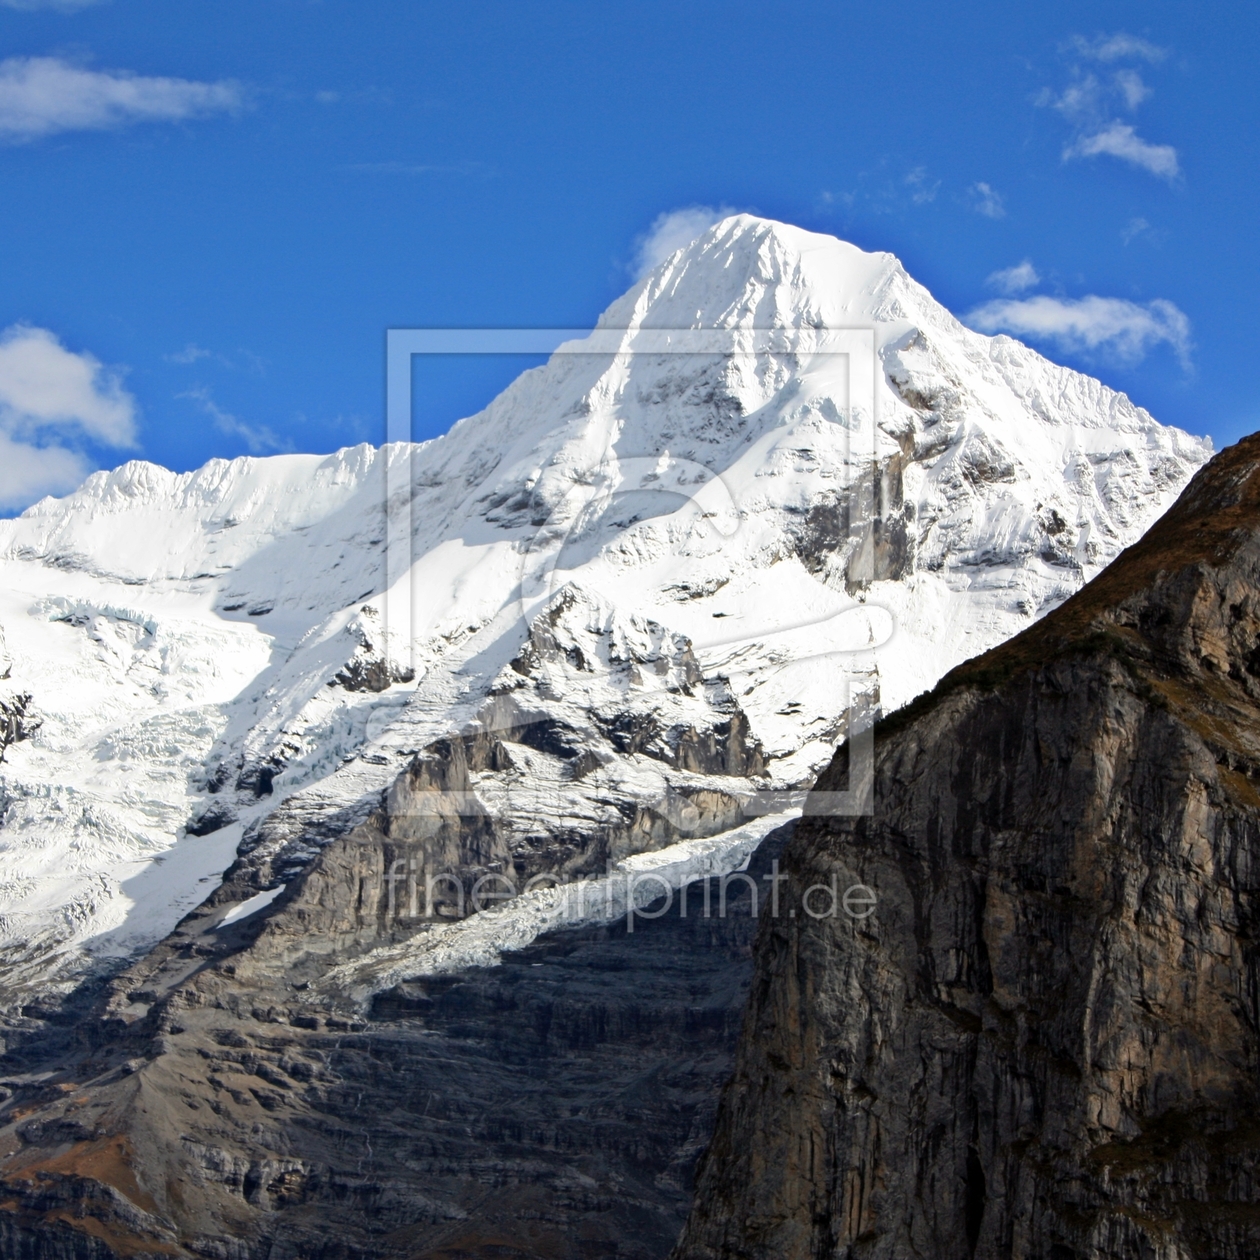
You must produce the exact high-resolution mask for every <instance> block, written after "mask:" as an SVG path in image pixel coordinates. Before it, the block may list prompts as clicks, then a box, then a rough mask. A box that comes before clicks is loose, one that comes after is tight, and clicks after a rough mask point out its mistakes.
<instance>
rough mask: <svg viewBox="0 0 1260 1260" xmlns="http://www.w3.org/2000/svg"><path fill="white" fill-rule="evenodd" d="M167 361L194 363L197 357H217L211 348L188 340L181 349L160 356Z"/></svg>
mask: <svg viewBox="0 0 1260 1260" xmlns="http://www.w3.org/2000/svg"><path fill="white" fill-rule="evenodd" d="M162 357H163V358H164V359H165V360H166V361H167V363H196V362H197V360H198V359H209V358H212V357H217V356H215V354H214V351H213V350H207V349H205V348H204V347H202V346H199V345H197V344H196V342H192V341H190V342H189V343H188V344H187V345H186V346H185V347H184V348H183V349H182V350H177V351H176V352H175V353H174V354H164V355H163V356H162Z"/></svg>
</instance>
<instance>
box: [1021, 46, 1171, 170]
mask: <svg viewBox="0 0 1260 1260" xmlns="http://www.w3.org/2000/svg"><path fill="white" fill-rule="evenodd" d="M1068 47H1069V49H1070V51H1071V52H1072V53H1073V54H1074V55H1075V57H1076V59H1077V60H1076V63H1075V64H1074V65H1073V66H1072V71H1071V73H1072V81H1071V82H1070V83H1069V84H1068V85H1067V86H1066V87H1065V88H1064V89H1063V90H1062V91H1061V92H1053V91H1050V90H1049V89H1046V90H1045V91H1043V92H1042V93H1041V95H1040V96H1039V97H1038V98H1037V102H1038V104H1041V105H1048V106H1051V107H1052V108H1054V109H1056V110H1057V111H1058V112H1059V113H1060V114H1062V115H1063V117H1064V118H1066V119H1067V120H1068V122H1070V123H1071V124H1072V127H1073V130H1074V131H1075V133H1076V134H1075V136H1074V138H1073V139H1072V140H1071V141H1069V142H1068V143H1067V144H1066V145H1065V146H1064V148H1063V160H1064V161H1065V162H1067V161H1071V160H1073V159H1075V158H1094V157H1112V158H1116V159H1118V160H1119V161H1121V162H1127V163H1128V164H1129V165H1130V166H1135V167H1137V168H1138V169H1139V170H1144V171H1147V172H1149V173H1150V174H1151V175H1154V176H1156V177H1157V178H1159V179H1166V180H1168V181H1169V182H1170V183H1171V182H1173V181H1175V180H1177V179H1179V178H1180V176H1181V164H1180V161H1179V159H1178V154H1177V150H1176V149H1175V148H1174V147H1173V146H1172V145H1170V144H1152V143H1150V142H1149V141H1147V140H1144V139H1143V138H1142V137H1141V136H1140V135H1138V132H1137V128H1136V126H1135V125H1134V124H1133V123H1131V122H1126V121H1124V120H1123V118H1120V117H1117V114H1126V113H1127V114H1133V113H1134V111H1136V110H1137V108H1138V107H1139V106H1140V105H1141V104H1142V102H1143V101H1145V100H1146V99H1147V98H1148V97H1150V96H1151V94H1152V90H1151V87H1150V85H1149V84H1147V82H1146V81H1145V80H1144V79H1143V78H1142V75H1141V74H1140V73H1139V71H1138V70H1136V69H1134V68H1133V67H1132V66H1131V65H1130V66H1120V65H1117V63H1119V62H1122V61H1130V62H1132V61H1142V62H1146V63H1147V64H1148V65H1152V66H1155V65H1159V63H1160V62H1162V61H1163V60H1164V58H1165V57H1166V56H1167V55H1168V54H1167V50H1166V49H1163V48H1159V47H1157V46H1156V45H1155V44H1152V43H1150V42H1149V41H1148V40H1144V39H1140V38H1138V37H1137V36H1134V35H1127V34H1125V33H1123V32H1120V33H1118V34H1115V35H1100V36H1097V37H1095V38H1094V39H1092V40H1090V39H1083V38H1081V37H1080V36H1077V37H1076V38H1075V39H1074V40H1072V41H1071V43H1070V44H1069V46H1068ZM1088 62H1093V63H1096V67H1097V68H1089V67H1087V65H1086V64H1084V63H1088ZM1103 66H1114V67H1115V68H1114V69H1108V70H1104V69H1103V68H1102V67H1103Z"/></svg>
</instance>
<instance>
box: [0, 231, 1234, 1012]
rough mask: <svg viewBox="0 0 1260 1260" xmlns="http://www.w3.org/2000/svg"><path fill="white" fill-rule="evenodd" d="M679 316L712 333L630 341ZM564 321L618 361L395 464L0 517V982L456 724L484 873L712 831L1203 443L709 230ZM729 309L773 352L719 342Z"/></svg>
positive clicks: (561, 372)
mask: <svg viewBox="0 0 1260 1260" xmlns="http://www.w3.org/2000/svg"><path fill="white" fill-rule="evenodd" d="M840 327H874V329H875V337H876V342H877V346H878V353H879V362H880V365H881V367H882V371H881V372H880V373H879V374H878V381H877V391H876V392H877V397H876V399H875V409H876V415H875V416H874V418H873V419H874V422H875V424H876V428H875V434H876V441H877V447H878V450H877V457H876V460H875V466H874V468H872V466H871V463H870V461H869V459H866V458H865V457H863V456H862V454H861V451H860V444H856V445H855V443H854V441H853V440H852V439H853V435H854V433H855V432H857V430H858V428H860V426H861V424H862V423H863V422H865V423H868V424H869V423H870V421H871V420H872V417H870V416H866V417H861V416H859V415H858V414H857V408H856V407H854V408H850V407H849V405H848V404H849V401H850V400H848V397H847V389H848V384H849V382H848V377H847V375H846V373H845V369H844V367H843V364H842V363H841V362H840V361H839V360H837V359H836V358H835V356H829V355H826V354H818V353H816V350H817V349H818V347H819V346H820V345H822V344H823V342H824V341H825V336H826V334H825V333H824V332H823V331H821V330H825V329H828V328H840ZM693 328H705V329H729V330H732V336H731V350H732V353H726V354H718V353H714V354H705V355H678V354H672V355H670V354H658V353H651V352H649V351H650V346H649V341H648V338H647V333H645V330H663V329H693ZM600 329H601V330H604V331H603V333H602V335H603V336H605V337H607V336H609V335H614V336H615V339H616V341H617V347H618V352H617V353H610V352H601V353H591V354H576V355H575V354H561V355H557V356H555V357H554V358H553V359H552V360H551V362H549V363H548V364H547V365H546V366H544V367H542V368H538V369H534V370H532V371H530V372H527V373H525V374H524V375H523V376H522V377H521V378H520V379H518V380H517V381H516V382H515V383H514V384H513V385H512V386H511V387H510V388H509V389H508V390H506V391H505V392H504V393H503V394H502V395H501V396H500V397H499V398H497V399H496V400H495V401H494V402H493V403H492V404H491V405H490V406H489V407H488V408H487V409H486V410H485V411H483V412H481V413H480V414H479V415H477V416H474V417H471V418H469V419H467V420H464V421H461V422H460V423H459V424H458V425H456V426H455V427H454V428H453V429H452V431H451V432H450V433H449V434H447V435H446V436H444V437H442V438H440V439H437V440H435V441H433V442H429V443H426V444H423V445H420V446H415V447H410V448H409V447H406V446H401V445H396V446H392V447H385V448H381V449H379V450H376V449H372V448H369V447H357V448H354V449H351V450H345V451H340V452H338V453H337V454H335V455H331V456H328V457H318V456H281V457H276V458H272V459H262V460H258V459H240V460H234V461H231V462H225V461H213V462H212V463H210V464H208V465H207V466H206V467H205V468H203V469H200V470H198V471H197V472H195V473H191V474H185V475H179V476H177V475H175V474H172V473H169V472H167V471H165V470H163V469H160V468H156V467H154V466H152V465H149V464H143V463H131V464H127V465H125V466H123V467H122V468H120V469H117V470H115V471H114V472H111V473H98V474H95V475H94V476H93V477H91V478H89V480H88V481H87V482H86V483H85V484H84V485H83V486H82V487H81V488H80V489H79V490H78V491H76V492H75V493H74V494H72V495H70V496H68V497H67V498H65V499H62V500H51V499H49V500H44V501H43V502H41V503H39V504H37V505H36V506H35V507H33V508H31V509H30V510H29V511H27V512H26V513H24V514H23V516H22V517H21V518H19V519H18V520H15V521H9V522H4V523H3V524H2V525H0V556H2V559H0V564H2V565H3V581H2V582H0V627H2V628H3V632H4V646H3V652H4V654H5V657H6V659H7V660H8V661H9V662H10V663H11V665H10V669H11V673H10V677H9V678H8V679H6V680H4V681H3V682H0V688H3V687H7V688H10V691H9V692H8V693H5V695H8V696H10V697H12V696H16V695H19V694H27V693H29V694H30V696H31V697H32V700H31V702H30V706H29V707H30V710H31V713H32V715H33V719H34V720H42V725H41V726H39V727H38V729H36V730H35V731H34V733H33V734H32V736H31V737H30V738H29V739H26V740H24V741H22V742H18V743H13V744H11V745H10V746H9V748H8V750H7V756H6V760H5V763H4V764H3V766H0V773H2V774H3V790H4V793H5V810H6V813H5V819H4V826H3V829H2V830H0V915H2V916H3V917H2V918H0V947H2V948H3V950H4V954H3V959H4V962H3V970H2V972H0V981H2V982H3V983H5V984H6V985H8V986H10V987H14V986H16V987H17V988H18V990H19V991H21V990H23V989H25V990H26V991H29V988H30V986H35V987H36V988H38V987H40V986H46V985H48V984H52V983H66V982H68V981H69V980H70V979H72V978H73V977H74V976H76V975H78V974H80V973H81V972H82V971H83V969H84V968H86V967H89V966H91V965H94V960H109V959H111V958H119V957H124V956H127V955H129V954H131V953H133V952H135V951H136V950H137V949H139V948H142V947H143V946H145V945H147V944H149V943H151V942H152V941H153V940H155V939H156V938H157V937H158V936H160V935H162V934H163V933H164V932H165V931H167V930H168V929H169V928H170V927H171V926H172V925H173V924H174V922H175V921H176V920H177V919H178V918H179V917H180V916H181V915H182V914H183V913H184V912H185V911H186V910H187V909H188V908H190V907H191V905H193V904H194V903H196V902H197V901H199V900H201V899H202V898H203V897H204V896H205V895H206V893H207V892H208V891H210V890H212V889H213V888H214V886H215V884H216V882H217V878H218V876H219V874H220V873H221V872H222V870H223V869H224V868H225V866H227V865H228V864H229V863H230V862H231V860H232V859H233V857H234V855H235V854H236V852H237V847H238V845H241V846H242V852H244V853H247V854H248V855H249V860H251V861H253V862H255V863H256V865H257V867H258V870H259V873H260V874H259V879H260V882H261V883H264V884H265V883H267V882H272V883H274V882H275V881H277V880H283V879H285V878H287V877H288V876H289V875H290V874H291V873H292V872H293V871H294V870H296V869H298V868H299V867H300V866H301V865H302V864H303V863H305V862H307V861H309V859H310V857H311V855H312V853H313V852H315V851H316V850H317V849H318V847H319V845H320V844H322V843H323V842H325V841H326V840H327V839H328V838H330V837H331V836H333V835H335V834H337V833H338V832H339V831H341V830H344V828H345V827H346V825H347V824H348V823H349V822H350V821H353V820H355V819H358V818H361V817H362V816H363V815H364V814H365V813H366V811H367V810H368V809H369V808H371V806H372V805H374V804H375V803H377V802H378V801H379V800H380V799H381V793H382V792H384V791H386V790H388V789H389V788H390V785H391V784H392V783H393V782H394V780H395V779H396V778H397V776H398V774H399V772H400V771H401V770H402V769H403V768H404V767H406V766H407V765H409V764H411V762H412V759H413V758H414V756H415V755H416V754H417V753H418V752H421V751H422V750H424V749H426V748H431V747H432V746H433V745H434V742H435V741H438V740H440V739H441V738H442V737H444V736H446V735H447V734H449V733H450V732H451V731H453V730H465V731H468V730H472V731H493V732H495V733H496V737H497V739H498V744H497V747H498V749H499V751H498V752H496V753H495V755H494V761H493V764H490V763H486V764H478V765H472V766H471V767H470V769H469V773H468V777H467V778H466V779H465V780H462V781H461V782H462V787H461V788H460V790H461V791H462V792H464V793H465V795H466V796H467V797H468V798H469V799H472V800H473V801H474V802H475V806H468V808H475V809H476V810H478V811H481V810H484V811H485V813H486V814H487V816H490V817H492V818H493V819H494V820H495V821H494V823H493V829H494V833H495V837H496V839H495V843H496V844H499V845H501V847H502V848H503V851H504V852H505V853H509V854H510V855H511V860H512V862H513V863H514V864H515V866H516V869H517V870H518V871H519V872H521V873H528V872H530V871H533V870H537V869H543V868H547V869H555V870H566V869H578V868H579V867H580V863H581V861H582V860H583V854H585V853H588V852H589V845H586V844H585V840H584V838H589V837H590V836H591V835H593V834H598V835H600V836H602V837H603V842H604V851H605V852H606V853H608V854H609V855H613V856H618V855H625V854H628V853H633V852H636V851H641V850H645V849H652V848H655V847H658V846H660V845H662V844H666V843H669V842H671V841H672V840H677V839H679V838H680V837H686V836H689V835H690V836H696V835H705V834H715V833H719V832H721V831H723V830H724V829H735V828H737V827H739V826H740V825H741V824H742V823H743V822H744V821H745V820H746V813H747V811H746V810H745V811H743V812H741V804H740V803H741V801H743V802H745V803H746V802H747V798H748V797H749V796H750V795H751V794H753V793H754V792H757V791H762V793H763V794H764V790H765V789H768V788H789V787H793V786H799V785H802V784H805V783H808V782H809V780H810V778H811V776H812V774H813V773H814V771H815V770H816V769H817V768H818V767H819V766H820V765H822V764H823V763H825V762H826V761H827V760H828V759H829V756H830V752H831V749H832V746H833V744H834V742H835V740H836V739H837V737H838V736H839V734H840V733H841V732H842V729H843V721H842V718H843V712H844V708H845V705H846V703H847V701H848V697H849V695H850V690H851V684H852V685H856V686H858V687H860V688H864V689H867V690H872V689H877V691H878V695H879V698H880V701H881V703H882V705H883V706H884V707H885V708H891V707H894V706H897V705H900V704H902V703H904V702H905V701H906V700H908V699H909V698H910V697H911V696H913V695H914V694H916V693H917V692H918V691H920V690H922V689H923V688H925V687H927V686H929V685H931V683H933V682H934V681H935V680H936V679H937V678H938V677H939V676H940V675H941V674H942V673H943V672H945V671H946V670H947V669H948V668H950V667H951V666H953V665H954V664H956V663H957V662H959V661H961V660H963V659H965V658H966V657H968V656H971V655H973V654H975V653H977V652H979V651H981V650H983V649H985V648H988V647H990V646H992V645H993V644H995V643H997V642H998V641H1000V640H1002V639H1004V638H1006V637H1007V636H1009V635H1010V634H1012V633H1014V632H1015V631H1017V630H1019V629H1020V628H1021V627H1023V626H1024V625H1026V624H1027V623H1028V622H1029V621H1030V620H1031V619H1033V618H1035V617H1037V616H1039V615H1041V614H1042V613H1044V612H1046V611H1047V610H1049V609H1050V608H1052V607H1054V606H1055V605H1056V604H1057V603H1059V602H1061V601H1062V600H1063V599H1064V598H1065V597H1066V596H1067V595H1068V594H1070V593H1071V592H1072V591H1074V590H1076V589H1077V588H1078V587H1079V586H1080V585H1081V584H1082V583H1083V582H1084V581H1085V580H1086V579H1087V578H1088V577H1090V576H1092V575H1093V574H1094V573H1095V572H1097V570H1098V569H1099V568H1100V567H1101V566H1103V565H1104V564H1106V563H1107V562H1108V561H1109V560H1110V559H1111V558H1112V557H1114V556H1115V555H1116V553H1117V552H1118V551H1119V550H1120V549H1121V548H1122V547H1123V546H1125V545H1127V544H1128V543H1129V542H1131V541H1133V540H1134V539H1135V538H1136V537H1137V536H1138V535H1139V534H1140V533H1141V532H1142V531H1143V530H1144V529H1145V528H1146V527H1147V526H1148V525H1149V524H1150V523H1151V521H1152V520H1154V518H1155V517H1156V516H1157V515H1158V514H1159V513H1160V512H1162V511H1163V509H1164V508H1165V507H1166V506H1167V505H1168V504H1169V503H1170V502H1171V501H1172V499H1173V498H1174V497H1175V495H1176V494H1177V493H1178V491H1179V490H1180V488H1181V487H1182V486H1183V485H1184V483H1185V481H1186V480H1187V479H1188V477H1189V476H1190V474H1191V473H1192V472H1193V471H1194V469H1195V468H1197V467H1198V466H1199V464H1200V463H1202V462H1203V460H1204V459H1205V458H1206V457H1207V455H1208V454H1209V450H1210V448H1209V446H1208V444H1207V443H1206V442H1203V441H1199V440H1197V439H1193V438H1190V437H1188V436H1187V435H1186V434H1184V433H1182V432H1180V431H1178V430H1175V429H1170V428H1167V427H1164V426H1162V425H1160V424H1158V423H1156V422H1155V421H1154V420H1153V419H1152V418H1151V417H1150V416H1149V415H1148V414H1147V413H1146V412H1145V411H1143V410H1141V409H1140V408H1137V407H1135V406H1134V405H1133V404H1132V403H1131V402H1130V401H1129V400H1128V399H1127V398H1126V397H1125V396H1124V395H1122V394H1118V393H1116V392H1114V391H1112V390H1110V389H1108V388H1106V387H1105V386H1103V385H1102V384H1100V383H1099V382H1097V381H1095V380H1092V379H1090V378H1088V377H1084V376H1082V375H1080V374H1078V373H1075V372H1072V371H1069V370H1067V369H1064V368H1061V367H1057V366H1055V365H1054V364H1051V363H1049V362H1047V361H1046V360H1045V359H1043V358H1041V357H1040V356H1039V355H1037V354H1036V353H1034V352H1033V351H1032V350H1029V349H1028V348H1027V347H1025V346H1023V345H1021V344H1019V343H1018V342H1015V341H1012V340H1010V339H1009V338H1005V337H997V338H989V337H984V336H980V335H978V334H976V333H973V332H970V331H969V330H967V329H966V328H964V327H963V326H962V325H961V324H959V323H958V321H957V320H955V319H954V318H953V316H951V315H950V314H949V312H947V311H946V310H945V309H944V308H942V307H941V306H940V305H939V304H938V303H936V302H935V301H934V300H933V299H932V297H931V296H930V295H929V294H928V293H927V291H926V290H924V289H923V288H922V287H921V286H919V285H918V284H916V283H915V282H914V281H913V280H912V279H911V278H910V277H909V276H908V275H907V274H906V273H905V271H904V270H903V269H902V267H901V266H900V264H899V263H898V262H897V260H896V259H895V258H893V257H892V256H891V255H887V254H866V253H863V252H862V251H860V250H858V249H856V248H855V247H853V246H851V245H847V244H845V243H843V242H841V241H837V240H835V239H833V238H830V237H826V236H819V235H815V234H812V233H808V232H804V231H801V230H799V229H797V228H792V227H787V226H784V225H782V224H777V223H771V222H767V221H765V220H760V219H756V218H751V217H749V216H736V217H733V218H730V219H727V220H724V221H723V222H722V223H719V224H717V225H716V226H715V227H713V228H712V229H710V230H709V231H708V232H707V233H705V235H704V236H702V237H701V238H700V239H698V240H697V241H695V242H693V243H692V244H691V245H689V246H688V247H687V248H686V249H683V250H680V251H679V252H678V253H676V254H675V255H673V256H672V257H671V258H670V259H668V260H666V262H664V263H663V264H662V265H661V266H660V267H659V268H658V269H657V270H656V271H655V272H654V273H652V274H651V275H650V276H648V277H647V278H646V279H645V280H643V281H642V282H640V283H639V284H637V285H636V286H635V287H634V288H633V289H632V290H631V291H630V292H629V293H627V294H626V295H625V296H624V297H623V298H621V299H620V300H619V301H618V302H616V303H614V304H613V306H612V307H610V308H609V310H608V311H607V312H606V313H605V315H604V316H603V318H602V319H601V321H600ZM752 329H782V330H786V331H785V333H784V335H783V336H782V337H781V338H780V341H781V343H782V344H781V345H779V347H778V348H777V349H776V350H775V351H774V352H773V353H766V354H756V355H754V354H749V353H747V352H746V351H747V349H748V347H749V345H751V342H750V340H749V337H750V335H751V334H750V332H749V330H752ZM613 330H624V331H622V332H616V333H614V332H613ZM645 347H646V348H645ZM605 349H606V348H605ZM636 350H637V351H639V352H638V353H634V352H635V351H636ZM741 350H742V351H744V352H739V351H741ZM391 461H393V463H394V467H395V469H396V470H397V469H399V468H401V469H404V470H407V471H408V475H409V476H410V478H411V483H412V487H413V493H412V501H411V512H412V517H411V519H412V522H413V532H414V540H413V555H414V558H415V562H414V565H413V567H412V569H411V571H410V574H409V586H410V590H411V591H412V604H413V607H412V615H411V617H410V625H409V631H408V635H407V636H405V638H403V639H400V638H399V626H400V625H403V624H405V619H399V618H398V617H397V616H396V615H394V614H392V613H391V615H390V620H389V623H388V625H386V611H387V601H386V599H385V592H384V591H383V586H384V574H385V572H386V568H385V564H384V559H383V551H384V547H385V539H386V537H387V523H386V517H385V510H384V502H383V501H384V488H385V485H386V468H387V465H388V464H389V463H390V462H391ZM868 487H869V488H871V489H870V490H869V491H868V489H867V488H868ZM404 506H405V505H404V504H403V503H402V502H400V501H397V500H395V501H392V502H391V503H390V504H389V509H390V511H391V512H392V513H395V514H397V513H399V512H401V511H402V510H403V508H404ZM859 561H861V563H860V562H859ZM864 567H865V569H866V572H865V574H864ZM395 594H397V592H395ZM393 607H394V609H395V610H396V607H397V604H396V601H395V603H394V605H393ZM391 634H392V635H393V638H392V639H391V638H390V637H389V636H390V635H391ZM407 638H409V639H410V642H408V641H406V639H407ZM2 699H4V695H0V700H2ZM448 786H449V784H448ZM186 826H188V828H189V829H188V831H187V832H186V831H185V828H186ZM242 841H244V843H243V845H242ZM566 864H567V865H566Z"/></svg>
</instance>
